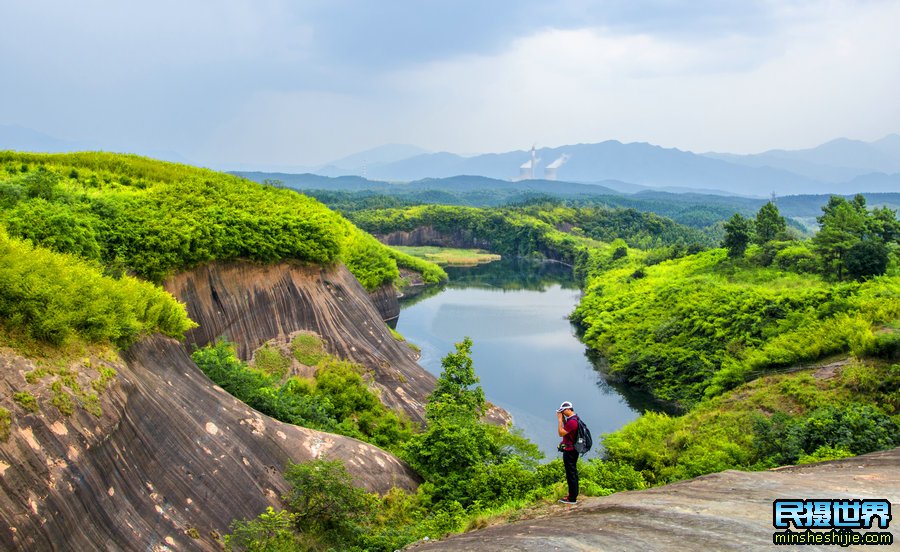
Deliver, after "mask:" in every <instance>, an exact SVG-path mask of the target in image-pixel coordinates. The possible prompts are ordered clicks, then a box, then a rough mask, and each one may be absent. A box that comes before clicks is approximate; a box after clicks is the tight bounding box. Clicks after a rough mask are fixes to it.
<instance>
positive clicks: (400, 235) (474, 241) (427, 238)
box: [374, 226, 491, 249]
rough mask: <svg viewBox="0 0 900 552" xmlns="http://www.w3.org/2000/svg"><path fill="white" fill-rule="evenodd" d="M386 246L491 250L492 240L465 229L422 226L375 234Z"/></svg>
mask: <svg viewBox="0 0 900 552" xmlns="http://www.w3.org/2000/svg"><path fill="white" fill-rule="evenodd" d="M374 235H375V237H376V238H377V239H378V241H380V242H381V243H383V244H386V245H409V246H420V245H433V246H436V247H460V248H474V249H490V247H491V242H490V240H485V239H481V238H478V237H476V236H475V235H474V232H472V231H471V230H467V229H464V228H460V229H457V230H455V231H453V232H440V231H438V230H435V228H434V227H433V226H420V227H419V228H415V229H413V230H411V231H409V232H405V231H402V230H398V231H396V232H391V233H389V234H374Z"/></svg>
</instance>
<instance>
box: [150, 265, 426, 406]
mask: <svg viewBox="0 0 900 552" xmlns="http://www.w3.org/2000/svg"><path fill="white" fill-rule="evenodd" d="M165 287H166V289H167V290H169V291H170V292H171V293H172V294H173V295H175V296H176V297H178V298H179V299H180V300H181V301H183V302H184V303H185V304H186V305H187V309H188V314H189V315H190V317H191V318H192V319H193V320H194V321H196V322H197V323H198V324H200V326H199V327H198V328H196V329H194V330H191V331H190V332H189V333H188V335H187V340H186V346H187V347H188V348H190V347H192V346H193V345H195V344H196V345H200V346H202V345H206V344H208V343H211V342H214V341H215V340H216V339H217V338H219V337H220V336H227V337H228V338H229V339H230V340H232V341H234V342H235V343H236V345H237V352H238V355H239V356H240V357H241V358H242V359H244V360H248V359H249V358H250V356H251V355H252V353H253V351H254V350H256V349H257V348H258V347H260V346H262V344H263V343H265V342H266V341H268V340H270V339H273V338H279V337H280V338H286V337H287V336H288V335H289V334H291V333H292V332H296V331H302V330H305V331H311V332H315V333H316V334H318V335H320V336H322V337H323V340H324V342H325V345H326V349H327V350H328V352H329V353H331V354H333V355H335V356H338V357H340V358H344V359H348V360H352V361H354V362H357V363H359V364H362V365H363V366H365V367H366V368H367V369H368V370H370V371H371V373H372V375H373V377H374V384H375V385H376V387H377V388H378V389H379V391H380V393H381V399H382V402H384V403H385V404H386V405H387V406H389V407H391V408H393V409H395V410H398V411H402V412H405V413H406V414H407V415H408V416H409V417H410V418H411V419H412V420H415V421H419V422H422V421H423V420H424V417H423V416H424V405H425V402H426V401H427V398H428V395H429V394H430V393H431V391H432V389H434V384H435V377H434V376H433V375H431V374H430V373H428V372H427V371H425V370H424V369H423V368H422V367H421V366H419V365H418V364H417V363H416V353H414V352H413V351H412V350H411V349H410V348H409V347H408V346H406V345H405V344H403V343H400V342H398V341H397V340H395V339H394V338H393V337H392V336H391V334H390V331H389V330H388V328H387V326H386V325H385V324H384V323H383V322H382V320H383V317H382V315H381V313H379V312H378V310H377V309H376V308H375V306H374V305H373V304H372V301H371V300H370V297H369V296H368V295H367V294H366V292H365V290H364V289H363V288H362V286H360V284H359V282H357V281H356V279H355V278H354V277H353V275H352V274H350V272H349V271H348V270H347V269H346V268H345V267H344V266H342V265H340V266H337V267H333V268H322V267H319V266H306V265H297V264H289V263H283V264H279V265H274V266H260V265H254V264H251V263H228V264H223V263H218V264H211V265H207V266H203V267H200V268H197V269H195V270H191V271H188V272H184V273H182V274H179V275H177V276H175V277H174V278H171V279H170V280H168V281H167V282H166V284H165ZM383 293H384V292H382V294H383Z"/></svg>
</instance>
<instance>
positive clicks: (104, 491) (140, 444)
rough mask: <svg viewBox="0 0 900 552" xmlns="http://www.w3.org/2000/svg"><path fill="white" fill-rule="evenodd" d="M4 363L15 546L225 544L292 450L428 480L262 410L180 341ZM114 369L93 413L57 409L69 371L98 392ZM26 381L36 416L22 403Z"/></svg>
mask: <svg viewBox="0 0 900 552" xmlns="http://www.w3.org/2000/svg"><path fill="white" fill-rule="evenodd" d="M0 363H2V364H0V368H2V377H0V385H2V390H3V393H2V397H3V399H2V401H0V402H2V405H3V406H4V407H5V408H7V409H8V410H10V411H11V412H12V413H13V422H12V425H11V427H10V434H9V437H8V439H7V440H6V441H5V442H0V519H2V527H0V549H3V550H14V549H17V550H75V551H85V550H105V549H109V550H167V549H172V550H218V549H219V544H218V536H220V535H221V534H223V533H225V532H226V531H227V528H228V524H229V522H230V521H231V520H232V519H235V518H241V517H244V518H252V517H255V516H256V515H257V514H259V513H260V512H261V511H263V510H264V509H265V507H266V506H269V505H272V506H277V505H278V502H279V501H278V497H279V496H280V495H281V494H282V493H283V492H284V491H285V490H286V485H285V482H284V480H283V479H282V477H281V475H280V474H281V472H282V470H283V468H284V466H285V465H286V464H287V462H288V461H289V460H290V461H294V462H302V461H308V460H310V459H313V458H318V457H325V458H340V459H342V460H344V461H345V463H346V464H347V467H348V469H349V470H350V471H351V473H352V474H353V476H354V477H355V478H356V480H357V481H358V482H359V483H360V484H362V485H364V486H365V487H367V488H369V489H371V490H376V491H385V490H387V489H388V488H390V487H391V486H395V485H396V486H399V487H403V488H407V489H412V488H414V487H415V486H416V484H417V480H416V478H415V474H413V473H412V472H411V471H410V470H409V468H408V467H407V466H405V465H404V464H403V463H402V462H400V461H399V460H397V459H396V458H395V457H393V456H391V455H389V454H387V453H386V452H384V451H382V450H380V449H378V448H376V447H373V446H370V445H367V444H365V443H362V442H359V441H356V440H353V439H349V438H345V437H341V436H337V435H330V434H325V433H320V432H316V431H312V430H308V429H304V428H300V427H296V426H291V425H287V424H282V423H280V422H278V421H275V420H272V419H271V418H268V417H266V416H263V415H261V414H259V413H258V412H255V411H253V410H251V409H250V408H248V407H247V406H246V405H244V404H243V403H241V402H239V401H237V400H236V399H234V398H232V397H231V396H230V395H228V394H227V393H226V392H225V391H223V390H222V389H220V388H219V387H217V386H215V385H213V384H212V382H210V381H209V379H207V378H206V376H204V375H203V373H202V372H200V371H199V369H198V368H197V367H196V365H195V364H194V363H193V362H192V360H191V359H190V357H189V356H188V355H187V353H186V351H185V349H184V346H183V345H182V344H181V343H178V342H176V341H174V340H171V339H168V338H162V337H154V338H150V339H147V340H144V341H142V342H140V343H138V344H136V345H134V346H132V347H131V348H130V349H129V350H128V351H127V352H125V353H124V354H123V356H122V357H121V358H116V357H115V353H110V352H109V351H107V352H105V353H101V354H93V355H89V356H88V357H87V358H80V359H78V360H77V361H76V362H74V363H70V364H69V365H67V366H63V367H61V368H54V369H51V370H50V373H48V374H46V375H44V376H43V377H41V378H37V379H36V378H34V377H32V378H30V379H31V383H28V382H26V378H25V374H26V373H29V372H31V373H32V374H34V373H35V372H34V370H35V369H36V368H39V367H38V366H36V365H35V363H34V362H33V361H31V360H28V359H25V358H23V357H21V356H19V355H17V354H15V353H14V352H12V351H11V350H8V349H7V350H4V351H3V352H2V354H0ZM110 369H113V370H115V371H116V373H117V375H115V376H113V377H110V378H109V381H107V382H106V383H105V389H101V388H102V386H96V385H95V386H94V389H98V390H101V392H99V393H98V396H99V399H100V400H99V403H98V404H96V405H92V408H90V410H92V411H93V413H91V412H89V411H88V409H87V408H82V407H80V406H79V405H78V400H76V401H75V408H74V411H73V413H72V414H71V415H69V416H64V415H62V414H61V413H60V411H59V410H58V409H57V408H56V407H54V406H51V404H50V403H51V402H52V401H55V400H56V397H57V396H58V394H57V393H56V390H54V389H51V382H53V381H55V380H56V379H57V377H59V378H62V380H64V381H66V382H67V383H66V387H65V388H61V389H63V390H66V389H75V388H78V389H81V388H87V389H90V388H91V386H92V382H96V381H98V380H99V378H100V377H101V375H100V374H101V371H106V373H107V374H109V373H110V372H109V370H110ZM54 370H55V371H56V374H57V376H54V374H53V372H54ZM45 371H46V370H45ZM38 373H40V372H38ZM59 374H66V376H59ZM66 377H68V378H69V379H65V378H66ZM72 377H74V378H75V379H74V380H73V379H71V378H72ZM26 389H27V390H28V391H29V392H30V393H32V394H33V395H34V396H35V397H36V399H37V401H36V402H37V404H36V407H37V408H36V411H34V412H29V411H27V410H24V409H23V408H22V407H21V406H20V405H19V404H15V403H13V401H11V400H9V397H10V395H11V393H12V392H13V391H21V390H26ZM82 406H83V405H82ZM94 407H96V408H94Z"/></svg>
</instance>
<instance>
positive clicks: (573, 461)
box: [563, 450, 578, 500]
mask: <svg viewBox="0 0 900 552" xmlns="http://www.w3.org/2000/svg"><path fill="white" fill-rule="evenodd" d="M563 466H565V467H566V483H568V484H569V500H575V499H576V498H577V497H578V451H574V450H565V451H563Z"/></svg>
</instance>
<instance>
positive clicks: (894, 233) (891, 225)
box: [868, 206, 900, 245]
mask: <svg viewBox="0 0 900 552" xmlns="http://www.w3.org/2000/svg"><path fill="white" fill-rule="evenodd" d="M868 222H869V234H870V235H871V236H873V237H877V238H878V239H880V240H881V241H882V242H884V244H885V245H887V244H890V243H892V242H894V241H898V240H900V221H898V220H897V211H895V210H894V209H890V208H888V207H887V206H885V207H880V208H877V209H873V210H872V213H871V214H870V215H869V220H868Z"/></svg>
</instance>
